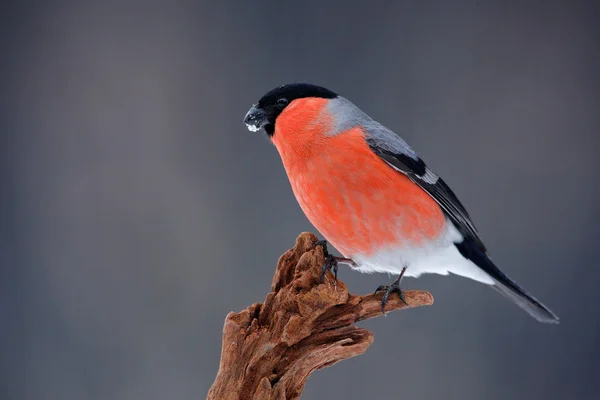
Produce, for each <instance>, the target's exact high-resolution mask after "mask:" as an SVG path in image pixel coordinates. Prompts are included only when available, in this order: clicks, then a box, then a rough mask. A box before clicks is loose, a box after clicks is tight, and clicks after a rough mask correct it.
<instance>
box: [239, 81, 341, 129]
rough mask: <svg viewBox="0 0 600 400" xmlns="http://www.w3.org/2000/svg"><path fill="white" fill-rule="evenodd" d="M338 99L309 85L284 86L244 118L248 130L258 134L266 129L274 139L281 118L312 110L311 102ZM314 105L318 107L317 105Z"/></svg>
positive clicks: (323, 90)
mask: <svg viewBox="0 0 600 400" xmlns="http://www.w3.org/2000/svg"><path fill="white" fill-rule="evenodd" d="M337 97H338V95H337V94H336V93H334V92H332V91H331V90H328V89H325V88H323V87H320V86H316V85H311V84H308V83H291V84H287V85H282V86H279V87H276V88H275V89H273V90H271V91H269V92H268V93H267V94H265V95H264V96H263V97H261V98H260V100H259V101H258V103H257V104H255V105H253V106H252V107H251V108H250V110H249V111H248V113H247V114H246V116H245V117H244V123H245V124H246V126H247V127H248V130H250V131H252V132H257V131H259V130H261V129H264V130H265V132H266V133H267V135H268V136H269V137H271V138H272V137H273V135H274V134H275V127H276V124H277V122H278V120H279V119H280V117H281V116H282V115H285V114H288V113H289V111H290V110H292V109H293V108H297V107H300V108H302V109H307V110H310V108H311V107H310V104H309V103H310V101H311V100H319V99H320V100H321V101H327V100H330V99H335V98H337ZM313 103H315V102H314V101H313ZM314 105H315V106H316V103H315V104H314ZM307 106H308V107H307Z"/></svg>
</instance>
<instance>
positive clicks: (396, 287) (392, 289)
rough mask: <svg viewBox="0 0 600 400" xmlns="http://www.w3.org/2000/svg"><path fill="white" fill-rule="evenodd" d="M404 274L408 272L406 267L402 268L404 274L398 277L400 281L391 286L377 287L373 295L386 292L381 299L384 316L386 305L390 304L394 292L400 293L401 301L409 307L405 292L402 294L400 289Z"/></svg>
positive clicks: (397, 280)
mask: <svg viewBox="0 0 600 400" xmlns="http://www.w3.org/2000/svg"><path fill="white" fill-rule="evenodd" d="M404 272H406V267H404V268H402V272H401V273H400V276H399V277H398V279H396V280H395V281H394V283H392V284H391V285H379V286H378V287H377V289H375V292H374V293H373V294H377V293H378V292H385V293H384V294H383V298H382V299H381V313H382V314H383V315H385V305H386V304H387V302H388V299H389V297H390V294H392V293H394V292H396V293H398V296H400V300H402V302H403V303H404V304H406V305H407V306H408V303H407V302H406V299H405V298H404V292H402V289H400V282H401V281H402V277H403V276H404Z"/></svg>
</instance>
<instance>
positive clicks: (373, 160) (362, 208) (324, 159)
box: [273, 98, 445, 257]
mask: <svg viewBox="0 0 600 400" xmlns="http://www.w3.org/2000/svg"><path fill="white" fill-rule="evenodd" d="M326 104H327V100H326V99H319V98H308V99H302V100H297V101H296V102H294V104H292V105H290V107H288V108H287V109H286V110H285V111H284V112H283V113H282V114H281V115H280V116H279V118H278V121H277V128H276V133H275V135H274V136H273V143H274V144H275V146H276V147H277V149H278V150H279V153H280V154H281V158H282V161H283V164H284V166H285V169H286V171H287V174H288V178H289V180H290V183H291V185H292V189H293V191H294V194H295V196H296V198H297V200H298V203H299V204H300V207H301V208H302V210H303V211H304V213H305V214H306V216H307V217H308V219H309V220H310V222H311V223H312V224H313V225H314V226H315V227H316V228H317V229H318V230H319V231H320V232H321V233H322V234H323V235H324V236H325V237H327V238H328V240H329V241H330V242H331V244H333V245H334V246H335V247H336V248H337V249H338V250H339V251H340V252H341V253H342V254H344V255H345V256H347V257H350V256H352V255H353V254H356V253H357V252H358V253H362V254H365V255H369V254H372V253H374V252H375V251H377V250H380V249H382V248H385V247H386V246H387V245H389V246H396V247H403V246H411V247H418V246H420V245H422V244H424V242H426V241H431V240H433V239H435V238H437V237H438V236H439V235H440V234H441V233H442V232H443V230H444V224H445V217H444V213H443V212H442V210H441V208H440V207H439V205H438V204H437V203H436V201H435V200H434V199H433V198H431V196H429V195H428V194H427V193H426V192H425V191H423V189H421V188H420V187H419V186H418V185H416V184H415V183H413V182H412V181H411V180H410V179H408V178H407V177H406V176H405V175H403V174H400V173H398V172H397V171H395V170H394V169H392V168H391V167H390V166H389V165H387V164H386V163H385V162H384V161H383V160H382V159H381V158H379V157H378V156H377V155H376V154H375V153H373V151H371V149H369V147H368V145H367V142H366V141H365V138H364V132H363V131H362V130H361V128H360V127H355V128H352V129H349V130H347V131H344V132H340V133H338V134H336V135H334V136H330V135H328V134H327V132H331V130H332V126H331V125H332V122H333V118H332V116H330V115H328V112H327V109H326ZM340 166H343V167H342V168H340ZM390 216H396V219H393V220H390Z"/></svg>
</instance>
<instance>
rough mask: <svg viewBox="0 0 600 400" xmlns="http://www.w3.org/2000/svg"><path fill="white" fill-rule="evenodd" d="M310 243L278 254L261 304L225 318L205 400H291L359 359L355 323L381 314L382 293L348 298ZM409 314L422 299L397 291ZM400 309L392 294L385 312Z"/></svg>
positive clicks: (362, 334) (369, 336)
mask: <svg viewBox="0 0 600 400" xmlns="http://www.w3.org/2000/svg"><path fill="white" fill-rule="evenodd" d="M316 240H317V238H316V236H315V235H313V234H311V233H302V234H301V235H300V236H299V237H298V238H297V239H296V244H295V246H294V248H292V249H291V250H289V251H287V252H286V253H285V254H283V255H282V256H281V257H280V259H279V262H278V263H277V269H276V271H275V276H274V277H273V282H272V284H271V292H270V293H268V294H267V297H266V298H265V301H264V302H263V303H256V304H252V305H251V306H250V307H248V308H247V309H245V310H243V311H241V312H239V313H233V312H231V313H229V314H228V315H227V318H226V320H225V326H224V328H223V342H222V348H221V361H220V365H219V371H218V373H217V377H216V379H215V381H214V383H213V385H212V387H211V388H210V391H209V392H208V397H207V399H209V400H216V399H226V400H233V399H244V400H246V399H261V400H275V399H277V400H284V399H298V398H299V397H300V394H301V393H302V389H303V388H304V385H305V384H306V380H307V379H308V377H309V376H310V374H311V373H312V372H313V371H315V370H317V369H320V368H325V367H329V366H331V365H333V364H335V363H337V362H338V361H341V360H345V359H347V358H350V357H354V356H357V355H360V354H362V353H364V352H365V351H366V350H367V348H369V346H370V345H371V343H373V333H372V332H370V331H368V330H366V329H363V328H357V327H356V326H354V323H356V322H358V321H361V320H364V319H368V318H373V317H377V316H380V315H382V314H381V297H382V294H381V293H379V294H377V295H372V294H370V295H366V296H357V295H353V294H349V293H348V290H347V288H346V285H345V284H344V283H343V282H341V281H340V280H338V281H337V282H335V281H334V279H333V275H332V274H331V273H330V272H328V273H327V276H326V277H325V281H324V283H322V284H321V283H320V282H319V278H320V274H321V266H322V265H323V262H324V259H323V250H322V247H321V246H317V247H316V248H313V246H312V244H313V243H314V241H316ZM404 295H405V298H406V302H407V303H408V304H409V305H410V307H418V306H423V305H430V304H432V303H433V297H432V296H431V294H429V293H428V292H424V291H418V290H409V291H406V292H404ZM402 308H407V306H406V305H405V304H404V303H402V301H401V300H400V299H399V297H398V295H397V294H394V295H392V296H390V300H389V303H388V304H387V306H386V312H387V311H393V310H399V309H402Z"/></svg>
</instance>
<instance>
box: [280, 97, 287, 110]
mask: <svg viewBox="0 0 600 400" xmlns="http://www.w3.org/2000/svg"><path fill="white" fill-rule="evenodd" d="M287 105H288V100H287V99H286V98H285V97H282V98H281V99H279V100H277V107H279V108H285V106H287Z"/></svg>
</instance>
